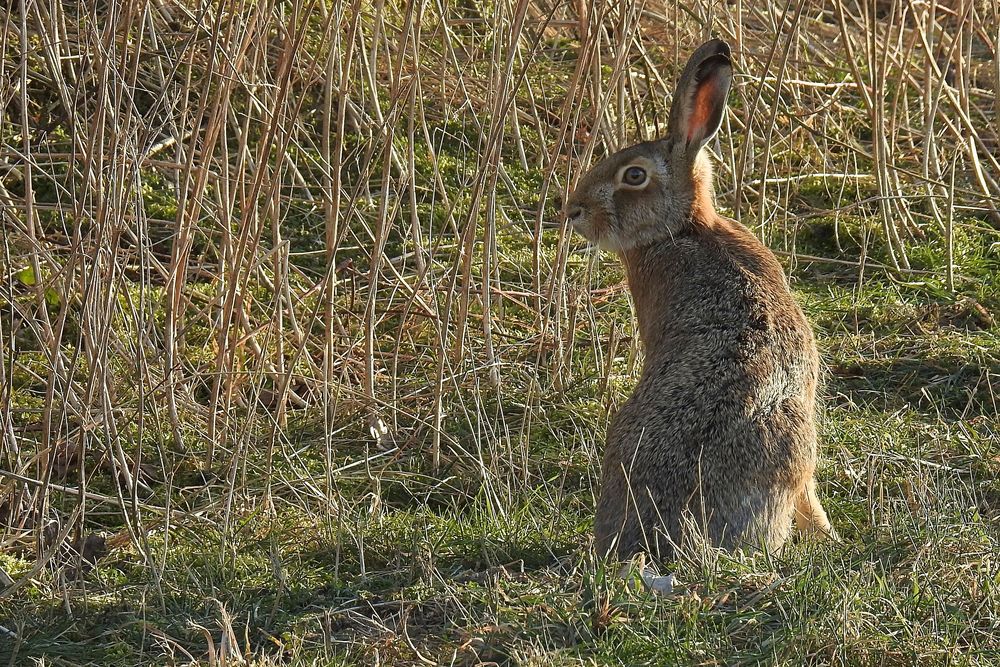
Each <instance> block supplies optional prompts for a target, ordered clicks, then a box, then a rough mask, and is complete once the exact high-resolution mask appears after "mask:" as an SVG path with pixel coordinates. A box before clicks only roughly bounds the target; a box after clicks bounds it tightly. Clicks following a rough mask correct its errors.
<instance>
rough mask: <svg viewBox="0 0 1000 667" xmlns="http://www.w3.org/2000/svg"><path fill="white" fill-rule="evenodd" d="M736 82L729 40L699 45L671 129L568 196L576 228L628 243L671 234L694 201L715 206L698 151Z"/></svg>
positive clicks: (607, 241) (605, 240)
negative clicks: (662, 136)
mask: <svg viewBox="0 0 1000 667" xmlns="http://www.w3.org/2000/svg"><path fill="white" fill-rule="evenodd" d="M731 81H732V64H731V62H730V50H729V46H728V45H727V44H726V43H725V42H723V41H721V40H718V39H715V40H712V41H710V42H706V43H705V44H702V45H701V46H700V47H698V49H697V50H696V51H695V52H694V54H692V56H691V59H690V60H689V61H688V64H687V66H686V67H685V68H684V72H683V74H681V77H680V81H679V82H678V84H677V91H676V93H675V95H674V103H673V107H672V108H671V110H670V121H669V124H668V127H667V136H666V137H664V138H662V139H659V140H657V141H647V142H645V143H641V144H638V145H635V146H631V147H629V148H626V149H624V150H621V151H619V152H617V153H615V154H614V155H611V156H610V157H608V158H606V159H604V160H602V161H601V162H599V163H598V164H596V165H594V167H593V168H592V169H591V170H590V171H589V172H587V173H586V174H585V175H584V176H583V177H582V178H581V179H580V181H579V183H578V184H577V187H576V190H575V191H574V192H573V194H572V195H570V197H569V199H568V200H567V202H566V209H565V212H566V217H567V218H568V220H569V222H570V223H571V224H572V226H573V228H574V229H575V230H576V231H578V232H580V233H581V234H582V235H583V236H585V237H586V238H587V239H588V240H590V241H591V242H592V243H595V244H597V245H599V246H600V247H602V248H604V249H607V250H628V249H629V248H633V247H636V246H640V245H644V244H647V243H652V242H654V241H657V240H660V239H663V238H669V237H671V236H672V235H673V234H675V233H676V232H678V231H679V230H680V229H682V228H683V226H684V225H686V224H690V220H691V218H692V216H695V215H696V214H697V211H696V210H695V209H696V208H697V207H704V206H706V205H707V206H709V207H711V198H712V172H711V165H710V163H709V162H708V160H707V158H704V157H700V155H701V149H702V147H703V146H704V145H705V144H706V143H708V140H709V139H711V138H712V137H713V136H714V135H715V133H716V132H717V131H718V129H719V126H720V125H721V124H722V114H723V112H724V111H725V108H726V96H727V95H728V93H729V85H730V83H731Z"/></svg>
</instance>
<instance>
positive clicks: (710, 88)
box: [668, 39, 733, 160]
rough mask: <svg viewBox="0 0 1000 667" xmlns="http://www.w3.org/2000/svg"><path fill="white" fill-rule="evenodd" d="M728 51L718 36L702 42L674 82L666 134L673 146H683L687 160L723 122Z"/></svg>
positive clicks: (728, 80) (729, 77)
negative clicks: (675, 86)
mask: <svg viewBox="0 0 1000 667" xmlns="http://www.w3.org/2000/svg"><path fill="white" fill-rule="evenodd" d="M731 53H732V52H731V51H730V49H729V45H728V44H726V43H725V42H723V41H722V40H721V39H713V40H712V41H710V42H705V43H704V44H702V45H701V46H699V47H698V48H697V50H695V52H694V53H693V54H691V58H690V60H688V63H687V66H685V68H684V73H683V74H681V78H680V80H679V81H678V83H677V91H676V93H674V103H673V106H672V107H671V108H670V123H669V126H668V136H669V138H670V139H671V141H672V143H673V145H674V146H677V145H683V146H685V147H686V151H685V153H686V155H687V156H688V159H689V160H694V157H695V156H696V155H697V154H698V151H699V150H701V147H702V146H704V145H705V144H706V143H708V140H709V139H711V138H712V137H713V136H715V133H716V132H718V131H719V126H720V125H722V114H723V113H724V112H725V110H726V98H727V96H728V95H729V86H730V84H731V83H732V81H733V65H732V61H731V60H730V57H731Z"/></svg>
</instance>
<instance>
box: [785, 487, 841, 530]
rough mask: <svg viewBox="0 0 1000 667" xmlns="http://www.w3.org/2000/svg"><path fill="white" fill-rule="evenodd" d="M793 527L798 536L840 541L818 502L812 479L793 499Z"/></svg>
mask: <svg viewBox="0 0 1000 667" xmlns="http://www.w3.org/2000/svg"><path fill="white" fill-rule="evenodd" d="M795 527H796V529H798V532H799V534H800V535H805V536H808V537H815V538H820V539H832V540H835V541H836V540H839V539H840V538H839V537H838V536H837V531H836V530H834V529H833V526H832V525H830V520H829V519H828V518H827V517H826V511H825V510H824V509H823V506H822V505H821V504H820V502H819V496H817V495H816V480H815V478H813V477H810V478H809V480H808V481H807V482H806V483H805V484H804V485H803V486H802V490H801V491H799V494H798V496H796V498H795Z"/></svg>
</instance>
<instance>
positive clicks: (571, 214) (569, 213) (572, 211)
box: [566, 206, 583, 222]
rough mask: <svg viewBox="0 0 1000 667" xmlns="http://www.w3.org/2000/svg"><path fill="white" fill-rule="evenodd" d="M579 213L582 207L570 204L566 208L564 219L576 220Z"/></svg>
mask: <svg viewBox="0 0 1000 667" xmlns="http://www.w3.org/2000/svg"><path fill="white" fill-rule="evenodd" d="M581 215H583V208H582V207H580V206H570V207H569V208H568V209H566V219H567V220H569V221H570V222H576V221H577V220H578V219H579V218H580V216H581Z"/></svg>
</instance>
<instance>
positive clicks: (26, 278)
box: [17, 266, 38, 287]
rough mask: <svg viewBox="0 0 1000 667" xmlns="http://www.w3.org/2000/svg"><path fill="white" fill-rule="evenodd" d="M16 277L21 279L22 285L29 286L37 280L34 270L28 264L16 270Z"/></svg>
mask: <svg viewBox="0 0 1000 667" xmlns="http://www.w3.org/2000/svg"><path fill="white" fill-rule="evenodd" d="M17 279H18V280H20V281H21V284H22V285H28V286H29V287H30V286H31V285H34V284H36V283H37V282H38V279H37V278H36V277H35V271H34V269H32V268H31V267H30V266H27V267H25V268H23V269H21V270H20V271H18V272H17Z"/></svg>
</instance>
